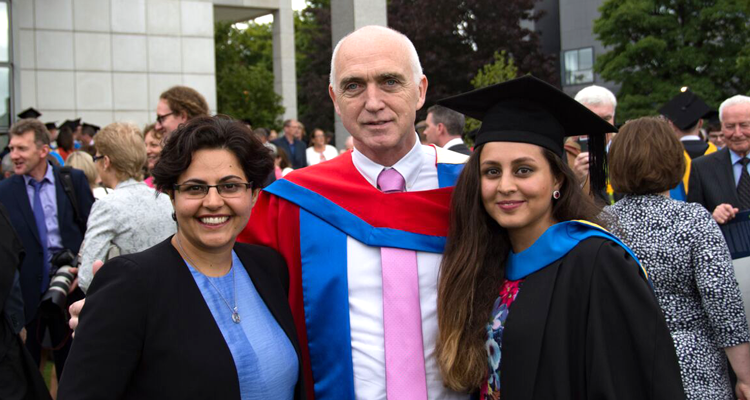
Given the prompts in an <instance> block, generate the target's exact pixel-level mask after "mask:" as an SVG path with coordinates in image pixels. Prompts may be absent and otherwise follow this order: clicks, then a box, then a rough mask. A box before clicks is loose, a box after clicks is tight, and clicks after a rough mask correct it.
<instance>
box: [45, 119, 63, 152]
mask: <svg viewBox="0 0 750 400" xmlns="http://www.w3.org/2000/svg"><path fill="white" fill-rule="evenodd" d="M44 127H45V128H47V131H48V132H49V138H50V140H51V141H50V145H49V148H50V149H52V150H55V149H57V134H58V133H59V132H60V131H59V130H58V129H57V123H56V122H47V123H45V124H44Z"/></svg>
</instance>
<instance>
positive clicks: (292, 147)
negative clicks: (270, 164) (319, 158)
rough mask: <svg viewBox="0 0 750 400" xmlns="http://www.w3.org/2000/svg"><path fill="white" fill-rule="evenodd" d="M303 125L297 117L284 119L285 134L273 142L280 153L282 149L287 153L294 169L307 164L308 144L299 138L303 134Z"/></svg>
mask: <svg viewBox="0 0 750 400" xmlns="http://www.w3.org/2000/svg"><path fill="white" fill-rule="evenodd" d="M301 126H302V125H301V124H300V123H299V121H297V120H296V119H288V120H286V121H284V136H282V137H280V138H278V139H276V140H274V141H273V142H272V143H273V144H275V145H276V147H277V148H278V149H279V153H280V152H282V151H283V152H285V153H286V156H287V159H288V160H289V162H290V166H291V167H292V168H293V169H298V168H303V167H306V166H307V155H306V150H307V146H306V145H305V143H304V142H303V141H301V140H299V139H298V137H299V136H300V135H301V133H300V130H301V129H302V128H301Z"/></svg>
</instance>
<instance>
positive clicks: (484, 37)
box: [388, 0, 559, 113]
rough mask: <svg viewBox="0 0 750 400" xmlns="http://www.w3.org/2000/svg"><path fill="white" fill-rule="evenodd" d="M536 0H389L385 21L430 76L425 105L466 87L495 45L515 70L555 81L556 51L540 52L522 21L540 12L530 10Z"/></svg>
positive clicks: (491, 58)
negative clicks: (405, 38) (406, 41)
mask: <svg viewBox="0 0 750 400" xmlns="http://www.w3.org/2000/svg"><path fill="white" fill-rule="evenodd" d="M536 2H537V0H503V1H497V0H441V1H433V0H390V1H389V3H388V25H389V26H390V27H392V28H394V29H396V30H398V31H400V32H402V33H404V34H405V35H406V36H408V37H409V38H410V39H411V40H412V42H414V46H415V47H416V48H417V52H418V53H419V56H420V60H421V62H422V68H423V69H424V72H425V75H426V76H427V78H428V80H429V86H428V92H427V101H426V103H425V105H426V107H427V106H430V105H432V104H433V103H434V102H435V101H437V100H439V99H441V98H443V97H447V96H450V95H454V94H457V93H461V92H464V91H467V90H469V89H471V80H472V77H473V75H474V73H475V71H477V70H479V69H480V68H482V66H484V65H486V64H488V63H492V62H494V61H495V53H496V52H498V51H502V52H505V54H506V56H507V57H508V58H510V59H512V60H513V61H514V64H515V65H516V67H517V69H518V71H519V73H521V74H526V73H531V74H533V75H535V76H536V77H538V78H540V79H543V80H546V81H548V82H550V83H552V84H557V83H558V82H559V78H558V74H557V71H556V69H555V60H556V56H554V55H548V54H544V53H543V52H542V51H541V47H540V41H539V35H538V34H537V33H535V32H534V31H531V30H529V29H527V28H526V27H524V26H522V23H521V22H522V21H523V20H527V21H537V20H538V19H539V18H540V17H541V16H542V14H541V13H539V12H536V11H535V10H534V6H535V4H536ZM426 107H425V108H423V113H424V110H426Z"/></svg>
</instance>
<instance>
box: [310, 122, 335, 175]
mask: <svg viewBox="0 0 750 400" xmlns="http://www.w3.org/2000/svg"><path fill="white" fill-rule="evenodd" d="M310 142H311V143H312V146H310V147H308V148H307V165H308V166H310V165H315V164H318V163H320V162H323V161H326V160H330V159H332V158H334V157H336V156H337V155H339V152H338V151H337V150H336V148H335V147H333V146H331V145H329V144H326V143H327V142H328V141H327V140H326V133H325V132H323V130H322V129H316V130H314V131H313V134H312V138H311V140H310Z"/></svg>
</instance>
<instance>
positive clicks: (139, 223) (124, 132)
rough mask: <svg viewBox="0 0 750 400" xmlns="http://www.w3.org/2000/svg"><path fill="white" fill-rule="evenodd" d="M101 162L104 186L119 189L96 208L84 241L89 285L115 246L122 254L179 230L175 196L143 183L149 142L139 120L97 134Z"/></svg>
mask: <svg viewBox="0 0 750 400" xmlns="http://www.w3.org/2000/svg"><path fill="white" fill-rule="evenodd" d="M94 146H95V147H96V156H95V157H94V159H95V163H96V168H97V170H98V171H99V177H100V178H101V181H102V183H103V184H104V186H106V187H109V188H113V189H114V191H113V192H112V193H111V194H109V195H108V196H106V197H103V198H102V199H100V200H99V201H97V202H96V203H94V206H93V207H92V208H91V215H90V216H89V222H88V228H87V229H86V237H85V238H84V241H83V246H82V247H81V268H80V271H79V273H78V284H79V286H80V287H81V289H82V290H83V291H84V292H86V291H88V288H89V286H90V285H91V281H92V279H93V270H92V266H93V264H94V261H96V260H106V259H107V253H108V251H109V250H110V248H111V247H112V246H116V248H117V249H118V250H119V253H120V254H130V253H135V252H139V251H142V250H145V249H147V248H149V247H151V246H153V245H155V244H157V243H159V242H161V241H163V240H164V239H166V238H167V237H169V236H170V235H172V234H174V232H175V224H174V221H173V220H172V217H171V215H172V205H171V203H170V202H169V197H168V196H167V195H165V194H163V193H156V192H155V191H154V189H151V188H149V187H148V186H147V185H146V184H145V183H143V170H142V169H143V165H144V164H145V163H146V146H145V144H144V142H143V138H142V136H141V132H140V130H139V129H138V127H136V126H135V125H132V124H127V123H120V122H115V123H112V124H109V125H107V126H106V127H104V129H102V130H101V131H100V132H99V133H98V134H97V139H96V143H95V145H94Z"/></svg>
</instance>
